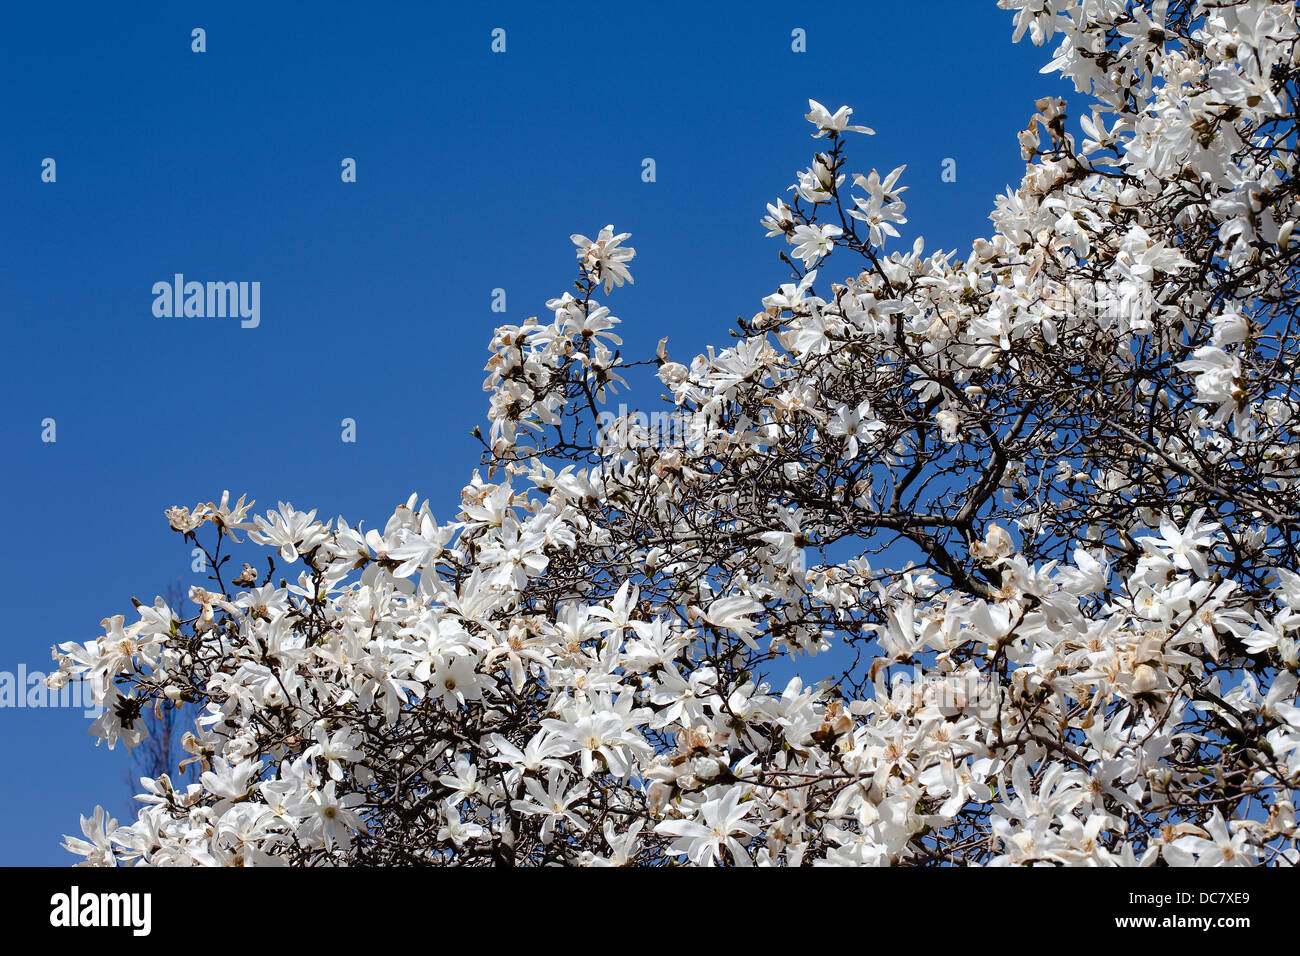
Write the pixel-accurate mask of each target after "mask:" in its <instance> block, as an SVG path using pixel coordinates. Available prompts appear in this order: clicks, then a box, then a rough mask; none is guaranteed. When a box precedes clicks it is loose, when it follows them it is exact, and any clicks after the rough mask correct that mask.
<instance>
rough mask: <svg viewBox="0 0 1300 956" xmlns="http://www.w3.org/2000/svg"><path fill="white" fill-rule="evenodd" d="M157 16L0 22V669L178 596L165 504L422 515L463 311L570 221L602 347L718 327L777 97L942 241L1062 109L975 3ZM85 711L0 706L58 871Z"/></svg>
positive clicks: (166, 8)
mask: <svg viewBox="0 0 1300 956" xmlns="http://www.w3.org/2000/svg"><path fill="white" fill-rule="evenodd" d="M155 6H156V7H158V9H156V10H146V9H144V8H143V7H142V6H140V5H110V6H105V5H102V4H91V3H84V4H78V3H67V4H59V5H57V6H52V5H49V4H46V5H37V4H22V5H19V4H8V5H6V6H5V7H4V9H3V11H0V118H2V120H3V123H4V136H3V140H2V142H0V212H2V214H3V216H2V218H0V257H2V261H3V263H4V266H3V268H0V321H2V322H3V334H4V342H5V344H6V354H7V358H8V361H7V363H6V366H7V367H6V374H5V375H4V376H3V378H2V379H0V396H2V401H3V412H4V413H3V415H0V440H2V441H3V448H4V449H5V451H6V455H5V467H4V468H3V470H2V471H0V489H2V490H3V500H4V502H5V505H6V508H5V519H6V524H7V527H6V534H5V540H6V545H7V546H6V547H5V548H4V549H3V552H2V553H0V581H3V582H5V586H6V587H7V589H8V591H9V595H8V602H7V604H8V612H9V613H8V614H7V615H6V622H7V623H6V624H5V625H4V627H3V629H2V630H0V671H9V672H14V671H16V670H17V669H18V667H19V665H20V664H21V665H25V666H26V668H27V669H28V670H29V671H31V670H37V669H42V670H44V669H47V668H48V665H49V647H50V645H51V644H54V643H56V642H62V641H67V640H73V639H75V640H81V641H84V640H88V639H90V638H92V637H94V636H96V635H98V634H99V633H101V632H100V629H99V627H98V622H99V621H100V619H101V618H103V617H105V616H107V615H111V614H115V613H127V614H129V613H130V611H131V603H130V598H131V596H132V595H135V596H137V597H139V598H141V599H142V600H145V601H146V602H148V601H150V600H151V599H152V597H153V596H154V595H155V594H157V593H160V592H161V591H163V590H165V589H166V587H167V585H168V584H169V583H171V582H173V581H175V580H176V579H177V578H178V577H179V578H181V579H182V580H183V581H184V582H185V583H186V584H187V585H188V584H190V583H201V580H200V579H201V576H200V575H195V574H192V573H191V572H190V569H189V552H188V548H187V547H186V546H185V544H184V542H183V541H182V540H181V539H180V537H179V536H177V535H175V534H173V533H172V532H171V531H170V530H169V529H168V527H167V524H166V522H165V520H164V519H163V516H162V512H163V510H164V509H165V508H166V507H168V506H170V505H172V504H184V505H189V506H192V505H193V504H194V503H195V502H196V501H208V500H212V499H215V498H217V497H218V496H219V495H220V494H221V492H222V490H223V489H226V488H229V489H230V490H231V491H232V492H233V493H234V494H235V495H238V494H240V493H247V494H248V495H249V496H250V497H253V498H256V499H257V509H256V510H257V511H259V512H262V511H265V510H266V509H267V508H273V507H274V506H275V503H276V501H277V500H285V501H292V502H293V503H294V504H295V505H297V506H298V507H303V508H319V509H320V512H321V515H322V516H323V517H333V516H335V515H338V514H342V515H344V516H345V517H346V518H347V519H348V520H349V521H350V522H351V523H353V524H356V522H357V521H360V520H364V521H365V522H366V525H367V527H369V526H372V525H374V524H376V523H377V524H379V525H381V526H382V524H383V521H384V519H385V518H386V517H387V516H388V515H389V514H390V513H391V511H392V508H393V506H394V505H395V504H397V503H398V502H400V501H404V500H405V499H406V498H407V496H408V495H409V494H411V493H412V492H418V493H419V494H420V495H421V497H422V498H423V497H427V498H429V499H430V501H431V504H432V506H433V509H434V512H435V514H437V515H438V516H439V517H440V518H444V519H445V518H447V517H448V516H449V515H450V514H451V513H452V512H453V511H454V509H455V504H456V501H457V493H458V491H459V489H460V487H461V486H462V485H463V484H465V483H466V481H467V480H468V479H469V477H470V475H471V473H472V471H473V469H474V467H475V466H476V465H477V463H478V451H477V445H476V443H475V442H474V441H473V440H472V439H471V438H470V437H469V432H470V430H471V428H472V427H473V426H474V425H476V424H481V423H483V422H484V420H485V415H484V412H485V408H486V402H485V399H486V396H485V395H484V393H483V392H482V391H481V383H482V379H483V371H482V368H483V363H484V361H485V360H486V357H487V352H486V345H487V342H488V340H489V338H490V335H491V332H492V329H493V327H494V326H495V325H497V324H500V323H501V322H503V321H508V322H518V321H520V320H522V319H523V318H525V317H527V316H529V315H534V314H540V315H542V316H543V317H545V315H546V313H545V302H546V300H547V299H548V298H551V297H553V296H555V295H558V294H560V293H561V292H563V291H565V290H566V289H567V288H568V287H569V285H570V283H571V280H572V278H573V276H574V269H575V259H574V252H573V245H572V244H571V243H570V241H569V235H570V234H571V233H575V232H579V233H585V234H587V235H592V236H594V235H595V234H596V232H597V231H598V230H599V229H600V228H601V227H602V226H604V225H605V224H606V223H613V224H614V226H615V227H616V229H617V230H618V231H620V232H624V231H625V232H631V233H632V239H631V240H630V241H629V242H630V244H631V245H632V246H634V247H635V248H636V250H637V258H636V260H634V262H633V263H632V268H633V275H634V276H635V279H636V284H635V286H633V287H630V288H628V287H625V288H624V289H622V290H616V291H615V293H614V295H613V296H612V297H610V300H609V302H610V305H611V307H612V308H613V310H614V312H615V313H616V314H617V315H619V316H620V317H621V318H622V319H623V321H624V325H623V328H622V334H623V337H624V339H625V343H626V345H625V352H624V354H625V355H628V356H631V357H642V356H647V355H649V354H652V352H653V349H654V345H655V343H656V342H657V341H658V339H659V338H660V337H661V336H664V335H667V336H669V337H670V345H669V348H670V351H671V353H672V355H673V357H674V358H676V359H679V360H686V361H689V358H690V357H691V356H693V355H694V354H695V353H696V352H697V351H700V350H702V349H703V348H704V347H705V346H706V345H708V344H710V343H718V344H724V343H726V342H727V341H729V337H728V336H727V330H728V329H729V328H730V326H731V323H733V322H734V320H735V318H736V316H737V315H741V314H743V315H746V316H748V315H752V314H753V313H754V312H755V311H757V310H758V309H759V300H760V299H761V298H762V296H764V295H766V294H768V293H770V292H772V291H773V290H774V289H775V288H776V286H777V285H778V284H779V283H780V282H782V281H784V280H785V279H787V278H788V276H787V274H786V271H785V269H784V267H783V265H782V264H781V263H780V262H779V261H778V260H777V258H776V254H777V251H778V249H779V248H780V246H779V245H778V244H777V241H776V240H771V239H765V238H764V236H763V232H764V231H763V230H762V229H761V228H760V227H759V225H758V221H759V219H760V218H761V217H762V215H763V214H764V206H765V204H766V203H767V202H771V201H773V200H774V199H775V198H776V197H778V196H780V195H782V194H783V193H784V190H785V188H786V186H788V185H789V184H790V183H791V182H792V181H793V178H794V174H795V171H796V170H797V169H801V168H803V167H804V166H806V165H808V162H809V160H810V159H811V156H812V154H813V152H814V151H815V149H816V147H817V146H818V145H820V142H818V141H814V140H812V139H811V138H810V136H809V133H810V132H811V127H810V126H808V124H807V123H806V122H805V121H804V119H803V114H804V113H805V112H807V99H808V98H809V97H813V98H816V99H818V100H820V101H822V102H823V103H825V104H826V105H827V106H828V107H830V108H831V109H832V110H833V109H835V108H836V107H838V106H839V105H840V104H842V103H847V104H849V105H851V106H853V107H854V108H855V110H856V112H855V117H854V118H855V120H856V121H859V122H863V123H866V124H868V125H870V126H872V127H874V128H875V129H876V131H877V135H876V136H874V137H870V138H866V137H859V138H857V141H856V143H855V149H854V153H853V159H854V163H853V168H855V169H861V170H862V171H863V172H866V171H869V170H870V169H871V168H872V167H873V166H874V167H876V168H879V169H880V170H881V172H882V174H883V173H886V172H888V171H889V170H891V169H893V168H894V167H895V166H898V165H902V164H903V163H907V164H908V170H907V172H906V173H905V174H904V178H903V183H904V184H906V185H909V186H910V187H911V189H910V191H909V192H907V193H906V194H905V197H904V198H905V199H906V200H907V202H908V207H909V208H908V215H909V219H910V222H909V224H908V225H907V226H906V227H904V229H903V233H904V240H905V241H906V243H907V244H908V245H910V243H911V241H912V239H914V238H915V237H916V236H917V235H923V236H924V237H925V239H926V246H927V249H935V248H944V249H951V248H954V247H955V248H958V249H960V250H962V251H963V252H964V251H965V250H966V249H968V248H969V243H970V240H971V239H972V238H974V237H976V236H980V235H985V234H987V232H988V229H989V223H988V213H989V211H990V209H991V208H992V203H993V197H994V196H995V195H996V194H997V193H998V192H1000V191H1002V190H1003V189H1004V188H1005V186H1006V185H1007V184H1008V183H1015V182H1017V181H1018V179H1019V176H1020V174H1021V171H1022V170H1023V163H1022V161H1021V159H1020V156H1019V151H1018V147H1017V144H1016V140H1015V133H1016V132H1017V130H1019V129H1021V128H1022V127H1023V126H1024V125H1025V123H1026V122H1027V121H1028V119H1029V116H1030V115H1031V113H1032V112H1033V101H1034V100H1035V99H1036V98H1037V97H1040V96H1043V95H1046V94H1048V93H1054V94H1057V95H1062V94H1064V93H1066V92H1067V91H1066V89H1065V88H1064V87H1063V85H1062V84H1061V82H1060V81H1059V80H1057V79H1055V78H1052V77H1047V76H1040V75H1039V73H1038V71H1039V68H1040V67H1041V66H1042V65H1043V64H1044V63H1045V62H1047V60H1048V59H1049V58H1050V57H1049V55H1048V51H1047V50H1044V49H1038V48H1034V47H1032V46H1030V45H1029V44H1028V43H1026V44H1024V45H1021V46H1012V45H1011V43H1010V35H1011V20H1010V17H1009V16H1008V14H1006V13H1005V12H1002V11H999V10H997V9H996V6H995V4H994V2H993V0H979V2H976V0H934V2H932V3H930V4H928V5H926V6H925V7H924V13H923V14H918V12H917V10H918V7H917V5H916V4H915V3H914V2H908V0H867V2H862V3H857V4H851V5H848V4H846V5H842V6H841V5H829V6H822V7H818V8H816V10H815V12H814V11H813V10H812V9H811V8H796V7H794V6H793V5H791V4H788V3H785V4H773V3H745V4H734V5H731V4H723V5H713V6H710V7H701V6H697V5H696V4H689V3H656V4H654V5H649V4H644V5H629V4H609V5H598V6H590V5H586V4H573V5H554V4H552V5H542V4H535V3H529V4H521V3H509V4H505V3H492V4H470V5H459V6H458V7H457V8H454V9H453V8H450V7H444V6H443V5H440V4H414V3H411V4H391V3H379V4H368V5H366V4H355V5H354V4H341V3H331V2H321V3H315V4H312V5H311V6H310V8H306V7H299V6H298V5H287V4H285V5H269V4H265V3H242V2H223V3H221V4H215V3H210V4H208V3H182V4H166V5H163V4H157V5H155ZM195 27H202V28H203V29H205V30H206V35H207V36H206V39H207V52H206V53H202V54H198V53H193V52H191V49H190V47H191V30H192V29H193V28H195ZM497 27H501V28H504V29H505V30H506V52H505V53H504V54H494V53H492V52H491V51H490V43H491V31H492V30H493V29H494V28H497ZM795 28H802V29H804V30H806V31H807V52H806V53H795V52H792V50H791V31H792V30H793V29H795ZM45 157H51V158H53V159H54V160H55V161H56V163H57V167H56V168H57V181H56V182H54V183H43V182H41V163H42V160H43V159H44V158H45ZM344 157H353V158H355V160H356V162H357V172H358V176H357V182H356V183H347V184H345V183H343V182H341V181H340V163H341V161H342V159H343V158H344ZM645 157H652V158H653V159H654V160H655V163H656V174H657V181H656V182H653V183H645V182H642V180H641V168H642V165H641V164H642V160H643V159H644V158H645ZM947 158H952V159H955V160H956V161H957V181H956V182H955V183H944V182H942V181H941V178H940V173H941V169H942V164H943V161H944V160H945V159H947ZM833 264H834V261H833V260H832V266H833ZM178 272H180V273H184V274H185V275H186V277H187V278H188V279H197V280H201V281H206V280H213V281H227V280H233V281H250V282H251V281H257V282H260V283H261V323H260V325H259V326H258V327H257V328H255V329H244V328H241V327H240V325H239V322H238V321H237V320H233V319H200V318H156V317H155V316H154V315H153V312H152V304H153V295H152V293H151V288H152V286H153V284H154V283H155V282H158V281H160V280H170V279H171V277H172V276H173V274H174V273H178ZM836 278H839V277H838V276H836ZM496 288H503V289H505V290H506V297H507V298H506V303H507V312H506V314H505V315H500V314H495V313H493V312H492V311H491V309H490V305H491V301H492V290H493V289H496ZM656 394H657V392H646V393H644V394H642V393H640V392H638V393H637V394H635V395H634V396H633V399H632V400H631V401H633V402H635V401H640V402H643V403H647V404H648V403H650V402H652V401H653V400H654V398H655V395H656ZM46 418H53V419H55V421H56V428H57V441H56V442H55V443H53V444H50V443H44V442H42V441H41V431H42V428H41V422H42V420H43V419H46ZM343 418H353V419H355V421H356V424H357V441H356V443H355V444H345V443H343V442H342V441H341V440H340V431H341V428H340V422H341V420H342V419H343ZM87 726H88V722H87V721H86V720H85V719H84V718H83V717H82V716H81V714H80V711H78V710H66V709H64V710H32V709H0V764H2V765H3V766H4V767H5V771H4V773H3V774H0V828H2V830H0V863H3V864H19V863H23V864H53V865H63V864H66V863H68V862H71V860H72V859H73V858H72V857H71V855H69V854H67V853H66V852H65V851H63V850H62V849H61V848H60V846H59V842H60V835H61V834H64V833H76V832H77V817H78V814H79V813H88V812H89V811H90V810H91V809H93V807H94V806H95V804H96V803H103V804H104V805H105V806H106V807H108V808H109V809H110V810H111V811H113V812H115V813H116V814H118V815H120V814H122V813H123V812H125V811H126V809H127V808H128V807H129V805H130V801H129V796H128V792H127V788H126V784H125V782H124V772H125V767H126V759H125V755H124V753H123V751H122V749H121V748H119V749H118V750H117V751H115V752H109V751H107V750H106V748H104V747H100V748H98V749H97V748H95V747H94V746H93V744H92V741H91V738H89V737H88V736H87V735H86V728H87Z"/></svg>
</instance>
